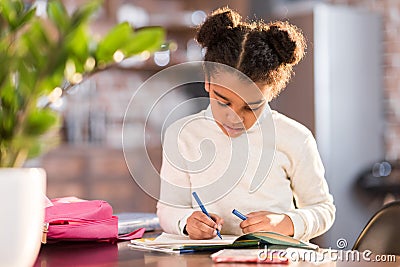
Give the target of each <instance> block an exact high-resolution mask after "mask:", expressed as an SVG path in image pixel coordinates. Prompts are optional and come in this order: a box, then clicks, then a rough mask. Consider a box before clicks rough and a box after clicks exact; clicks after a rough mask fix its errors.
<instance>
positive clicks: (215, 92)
mask: <svg viewBox="0 0 400 267" xmlns="http://www.w3.org/2000/svg"><path fill="white" fill-rule="evenodd" d="M213 91H214V94H216V95H217V96H218V97H220V98H222V99H224V100H226V101H230V100H229V98H227V97H226V96H223V95H221V94H220V93H218V92H217V91H215V90H213Z"/></svg>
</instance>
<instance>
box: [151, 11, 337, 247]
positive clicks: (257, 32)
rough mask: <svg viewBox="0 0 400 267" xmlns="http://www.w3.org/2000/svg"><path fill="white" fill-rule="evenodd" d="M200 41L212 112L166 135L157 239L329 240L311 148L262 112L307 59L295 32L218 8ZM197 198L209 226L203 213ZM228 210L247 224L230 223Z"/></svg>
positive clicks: (318, 165) (299, 128)
mask: <svg viewBox="0 0 400 267" xmlns="http://www.w3.org/2000/svg"><path fill="white" fill-rule="evenodd" d="M197 41H198V42H199V43H200V44H201V45H202V46H203V47H204V48H206V54H205V64H204V70H205V80H206V82H205V90H206V91H207V92H208V93H209V98H210V106H209V107H208V108H207V110H204V111H201V112H200V113H198V114H195V115H192V116H189V117H186V118H184V119H182V120H179V121H177V122H175V123H174V124H173V125H171V126H170V127H169V129H168V130H167V132H166V134H165V137H164V140H163V141H164V142H163V150H164V153H163V163H162V168H161V173H160V176H161V190H160V200H159V201H158V204H157V215H158V217H159V220H160V224H161V227H162V228H163V230H164V231H165V232H169V233H175V234H182V235H188V236H189V237H190V238H192V239H208V238H213V237H215V236H216V234H217V229H218V230H219V231H221V233H222V234H236V235H241V234H243V233H249V232H255V231H274V232H278V233H281V234H285V235H289V236H293V237H295V238H298V239H301V240H309V239H311V238H313V237H316V236H318V235H321V234H322V233H324V232H326V231H327V230H328V229H329V228H330V227H331V225H332V224H333V221H334V218H335V206H334V204H333V198H332V196H331V195H330V194H329V190H328V186H327V183H326V181H325V178H324V168H323V165H322V162H321V159H320V156H319V153H318V150H317V145H316V142H315V139H314V137H313V136H312V133H311V132H310V131H309V130H308V129H307V128H306V127H304V126H303V125H301V124H299V123H298V122H295V121H293V120H292V119H289V118H287V117H285V116H284V115H282V114H279V113H278V112H276V111H272V112H271V111H270V110H269V109H268V108H267V107H268V102H269V101H271V100H272V99H273V98H274V97H276V96H278V94H279V93H280V92H281V90H283V88H284V87H285V85H286V83H287V82H288V80H289V79H290V77H291V74H292V67H293V66H294V65H296V64H297V63H298V62H299V61H300V60H301V59H302V57H303V55H304V50H305V41H304V37H303V35H302V34H301V32H300V31H299V30H298V29H297V28H296V27H295V26H293V25H290V24H289V23H286V22H273V23H268V24H266V23H264V22H262V21H258V22H253V23H247V22H243V21H242V20H241V17H240V15H239V14H237V13H236V12H234V11H232V10H230V9H229V8H222V9H218V10H216V11H214V12H213V13H212V14H211V15H210V16H208V18H207V19H206V21H205V22H204V23H203V25H202V26H201V27H200V29H199V31H198V34H197ZM232 69H233V70H236V72H237V73H235V72H234V71H232ZM241 75H242V76H241ZM243 77H247V79H250V82H252V84H251V83H249V81H246V78H243ZM254 88H256V90H254ZM269 121H271V122H272V127H270V126H271V125H270V124H269ZM260 125H262V126H263V127H257V126H260ZM265 129H267V130H265ZM265 140H272V141H273V144H272V145H271V144H269V143H268V141H267V143H268V144H265V143H263V141H265ZM272 141H271V142H272ZM271 142H270V143H271ZM243 144H245V145H243ZM271 148H272V149H271ZM169 149H171V151H175V152H171V153H170V152H168V150H169ZM238 151H239V153H238ZM271 151H272V152H271ZM263 153H264V154H265V155H267V157H262V156H260V155H262V154H263ZM178 154H179V155H178ZM268 155H270V157H268ZM173 158H174V159H173ZM265 158H267V159H269V158H270V159H271V160H265ZM203 159H204V160H203ZM260 159H261V160H260ZM268 161H270V162H268ZM264 176H265V177H266V179H264V180H263V179H258V181H262V182H261V183H260V185H259V186H258V187H257V188H256V190H253V191H252V190H249V188H250V187H251V184H252V181H253V180H254V179H256V177H261V178H262V177H264ZM221 181H222V182H221ZM193 191H196V192H197V193H198V195H199V197H200V198H201V200H202V201H203V204H204V205H205V207H206V209H207V210H208V212H209V213H210V215H211V218H209V217H208V216H207V215H206V214H204V213H203V212H201V211H200V209H199V208H198V204H197V203H196V202H195V200H194V199H193V197H192V194H191V193H192V192H193ZM233 209H237V210H238V211H240V212H242V213H243V214H245V215H246V217H247V219H246V220H243V221H242V220H241V219H239V218H237V217H236V216H234V215H232V213H231V212H232V210H233Z"/></svg>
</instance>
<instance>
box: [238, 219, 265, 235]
mask: <svg viewBox="0 0 400 267" xmlns="http://www.w3.org/2000/svg"><path fill="white" fill-rule="evenodd" d="M240 228H242V231H243V233H245V234H247V233H253V232H257V231H270V230H272V228H271V227H270V220H269V218H268V217H266V216H265V215H264V216H261V215H260V216H258V215H257V216H253V217H251V216H250V215H249V216H248V217H247V219H246V220H244V221H242V222H241V223H240Z"/></svg>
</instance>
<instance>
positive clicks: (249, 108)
mask: <svg viewBox="0 0 400 267" xmlns="http://www.w3.org/2000/svg"><path fill="white" fill-rule="evenodd" d="M260 108H261V106H260V107H256V108H251V107H246V109H247V110H249V111H256V110H258V109H260Z"/></svg>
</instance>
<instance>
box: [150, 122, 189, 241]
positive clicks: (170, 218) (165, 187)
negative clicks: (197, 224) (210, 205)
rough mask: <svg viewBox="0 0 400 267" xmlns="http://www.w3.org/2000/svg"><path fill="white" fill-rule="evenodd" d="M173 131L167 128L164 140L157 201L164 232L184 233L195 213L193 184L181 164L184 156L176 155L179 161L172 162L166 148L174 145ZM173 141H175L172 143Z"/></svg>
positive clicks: (158, 214)
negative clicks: (192, 195)
mask: <svg viewBox="0 0 400 267" xmlns="http://www.w3.org/2000/svg"><path fill="white" fill-rule="evenodd" d="M170 133H171V131H170V132H169V131H168V130H167V133H166V138H165V140H164V145H163V148H164V151H163V159H162V166H161V171H160V180H161V183H160V198H159V201H158V202H157V216H158V218H159V221H160V226H161V228H162V229H163V230H164V232H167V233H172V234H181V235H183V228H184V226H185V225H186V220H187V218H188V217H189V216H190V215H191V214H192V213H193V211H194V209H193V208H192V199H191V184H190V179H189V174H188V173H187V172H185V171H184V170H183V169H182V168H180V167H179V166H182V165H181V164H182V162H183V161H184V159H183V158H180V157H176V159H174V160H173V161H175V160H177V159H178V160H180V161H181V162H180V164H176V163H177V162H171V159H170V158H168V153H166V152H165V151H166V149H169V148H170V147H171V146H174V145H175V144H176V142H177V139H176V138H171V135H170ZM171 142H175V144H174V143H171Z"/></svg>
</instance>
